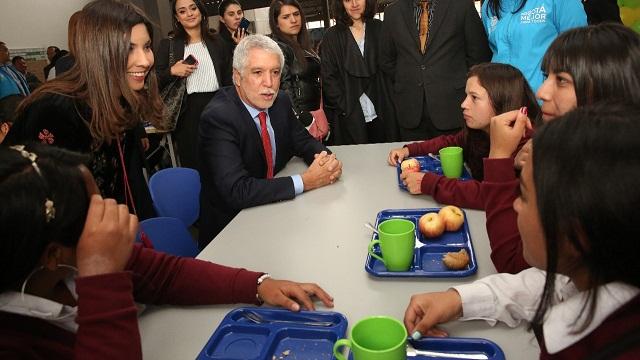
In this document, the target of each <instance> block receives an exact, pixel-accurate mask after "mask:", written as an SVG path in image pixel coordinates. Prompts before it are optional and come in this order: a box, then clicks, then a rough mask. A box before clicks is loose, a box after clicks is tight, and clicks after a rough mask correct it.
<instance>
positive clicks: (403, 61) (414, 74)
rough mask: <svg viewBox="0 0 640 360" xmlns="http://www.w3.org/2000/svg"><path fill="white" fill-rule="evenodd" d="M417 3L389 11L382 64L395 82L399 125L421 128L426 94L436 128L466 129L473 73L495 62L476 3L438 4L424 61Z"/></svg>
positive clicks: (403, 2)
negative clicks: (466, 103)
mask: <svg viewBox="0 0 640 360" xmlns="http://www.w3.org/2000/svg"><path fill="white" fill-rule="evenodd" d="M432 1H433V0H432ZM414 3H415V0H398V1H396V2H395V3H393V4H391V5H389V6H388V7H387V8H386V9H385V14H384V23H383V30H382V36H381V38H382V43H381V54H380V57H381V58H380V64H381V67H382V69H383V70H384V71H385V72H386V73H388V74H389V75H390V76H391V78H392V81H393V99H394V101H395V105H396V111H397V118H398V123H399V124H400V126H401V127H403V128H414V127H416V126H418V125H419V124H420V120H421V117H422V111H423V109H422V107H423V97H424V96H425V94H426V99H427V106H428V113H429V116H430V118H431V122H432V123H433V124H434V125H435V127H436V128H438V129H440V130H449V129H454V128H458V127H460V126H461V125H462V124H463V119H462V111H460V103H462V100H463V99H464V87H465V84H466V79H467V71H468V69H469V68H470V67H471V66H472V65H475V64H478V63H481V62H486V61H490V60H491V50H490V49H489V45H488V44H487V35H486V33H485V31H484V28H483V26H482V23H481V22H480V18H479V17H478V13H477V11H476V8H475V7H474V5H473V1H472V0H455V1H451V0H438V1H437V4H436V7H435V8H434V15H433V16H434V18H433V20H432V22H431V26H430V27H429V36H428V40H427V50H426V53H425V54H424V55H423V54H422V53H421V52H420V50H419V43H420V39H419V36H418V29H417V27H416V22H415V18H414V9H415V7H414Z"/></svg>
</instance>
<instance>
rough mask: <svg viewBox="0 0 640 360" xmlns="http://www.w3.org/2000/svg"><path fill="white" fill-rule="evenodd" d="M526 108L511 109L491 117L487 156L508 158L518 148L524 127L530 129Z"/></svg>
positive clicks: (524, 130)
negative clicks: (489, 144)
mask: <svg viewBox="0 0 640 360" xmlns="http://www.w3.org/2000/svg"><path fill="white" fill-rule="evenodd" d="M531 128H532V126H531V121H530V120H529V118H528V117H527V108H526V107H522V108H521V109H520V110H513V111H509V112H506V113H504V114H500V115H498V116H494V117H493V118H491V130H490V134H491V135H490V138H491V148H490V150H489V158H491V159H503V158H509V157H511V155H512V154H513V153H514V152H515V151H516V149H517V148H518V144H519V143H520V140H522V138H523V137H524V134H525V132H526V129H531Z"/></svg>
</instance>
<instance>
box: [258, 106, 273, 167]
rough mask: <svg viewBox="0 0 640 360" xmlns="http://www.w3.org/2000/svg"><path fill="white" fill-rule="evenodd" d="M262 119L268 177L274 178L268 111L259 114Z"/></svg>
mask: <svg viewBox="0 0 640 360" xmlns="http://www.w3.org/2000/svg"><path fill="white" fill-rule="evenodd" d="M258 118H259V119H260V135H261V137H262V147H263V148H264V156H265V158H266V160H267V179H271V178H273V152H272V150H271V138H270V137H269V131H267V113H266V112H264V111H261V112H260V113H259V114H258Z"/></svg>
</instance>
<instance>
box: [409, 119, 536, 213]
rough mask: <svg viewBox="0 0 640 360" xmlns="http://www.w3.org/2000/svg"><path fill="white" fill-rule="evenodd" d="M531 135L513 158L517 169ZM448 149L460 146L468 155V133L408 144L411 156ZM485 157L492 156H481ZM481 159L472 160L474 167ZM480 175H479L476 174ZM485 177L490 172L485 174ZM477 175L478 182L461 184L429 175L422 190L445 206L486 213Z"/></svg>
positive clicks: (433, 174)
mask: <svg viewBox="0 0 640 360" xmlns="http://www.w3.org/2000/svg"><path fill="white" fill-rule="evenodd" d="M530 135H531V133H530V132H527V135H526V136H525V137H524V138H523V139H522V140H521V141H520V144H518V148H517V149H516V151H515V152H514V153H513V155H512V158H511V164H512V165H513V158H514V157H515V156H516V154H518V152H519V151H520V148H522V146H523V145H524V144H525V143H526V142H527V141H528V140H529V138H530ZM447 146H460V147H462V148H463V151H468V150H467V149H466V148H465V146H466V143H465V140H464V132H463V131H459V132H458V133H456V134H453V135H442V136H438V137H435V138H433V139H429V140H426V141H421V142H416V143H411V144H407V145H406V147H407V149H409V155H410V156H420V155H427V154H429V153H438V151H439V150H440V149H442V148H444V147H447ZM479 155H482V157H485V156H488V155H489V153H488V152H487V153H486V154H479ZM480 160H481V159H469V162H470V163H473V162H478V163H479V162H480ZM512 167H513V166H512ZM472 171H473V172H474V173H477V172H478V171H474V169H472ZM484 174H485V175H484V176H485V177H486V176H487V175H486V174H487V172H486V170H485V172H484ZM476 175H477V174H475V175H474V179H469V180H465V181H460V180H457V179H449V178H447V177H445V176H442V175H438V174H435V173H432V172H427V173H425V174H424V177H423V178H422V183H421V184H420V185H421V186H420V190H421V191H422V193H423V194H426V195H431V196H433V199H434V200H436V201H437V202H439V203H441V204H447V205H455V206H460V207H464V208H469V209H479V210H484V208H485V207H484V203H483V201H482V197H481V190H480V186H481V185H480V182H481V181H482V178H478V177H477V176H476Z"/></svg>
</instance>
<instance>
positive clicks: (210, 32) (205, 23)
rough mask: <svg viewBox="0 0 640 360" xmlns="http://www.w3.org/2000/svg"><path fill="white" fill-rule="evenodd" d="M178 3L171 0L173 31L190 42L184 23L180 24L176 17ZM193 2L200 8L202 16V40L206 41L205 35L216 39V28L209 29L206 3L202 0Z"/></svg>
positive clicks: (175, 0)
mask: <svg viewBox="0 0 640 360" xmlns="http://www.w3.org/2000/svg"><path fill="white" fill-rule="evenodd" d="M176 3H177V0H171V3H170V4H171V14H172V15H173V16H172V18H173V20H172V22H171V25H172V26H173V32H174V34H176V37H179V38H182V39H184V40H185V42H186V43H188V42H189V34H187V31H186V30H185V29H184V27H183V26H182V24H180V22H179V21H178V19H177V18H176V16H177V15H178V13H177V12H176ZM193 3H194V4H195V5H196V6H197V7H198V10H200V16H201V18H200V37H201V38H202V41H204V38H205V37H208V38H210V39H214V38H215V33H216V31H215V30H214V29H209V14H207V8H206V7H205V6H204V3H203V2H202V1H200V0H193Z"/></svg>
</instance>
